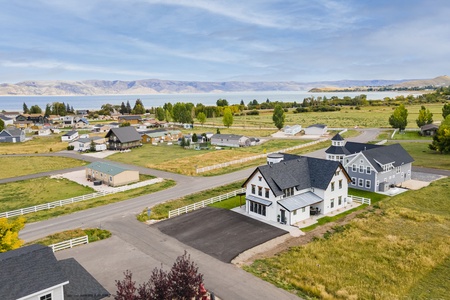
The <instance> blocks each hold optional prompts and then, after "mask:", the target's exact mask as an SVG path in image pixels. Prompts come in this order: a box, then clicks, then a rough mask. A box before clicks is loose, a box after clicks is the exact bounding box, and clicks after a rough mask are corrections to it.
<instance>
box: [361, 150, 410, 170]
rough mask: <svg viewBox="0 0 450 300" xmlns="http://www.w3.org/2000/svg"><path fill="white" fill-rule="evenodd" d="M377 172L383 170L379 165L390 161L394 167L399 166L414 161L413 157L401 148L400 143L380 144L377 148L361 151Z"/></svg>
mask: <svg viewBox="0 0 450 300" xmlns="http://www.w3.org/2000/svg"><path fill="white" fill-rule="evenodd" d="M361 154H362V155H364V156H365V157H366V158H367V160H368V161H369V162H370V164H371V165H372V166H374V167H375V169H376V170H377V171H378V172H381V171H382V170H383V168H382V166H380V164H381V165H386V164H389V163H392V165H393V166H394V167H399V166H402V165H404V164H409V163H412V162H413V161H414V159H413V158H412V157H411V155H409V153H408V152H406V150H405V149H403V147H402V145H400V144H392V145H388V146H382V147H378V148H373V149H370V150H366V151H364V152H362V153H361Z"/></svg>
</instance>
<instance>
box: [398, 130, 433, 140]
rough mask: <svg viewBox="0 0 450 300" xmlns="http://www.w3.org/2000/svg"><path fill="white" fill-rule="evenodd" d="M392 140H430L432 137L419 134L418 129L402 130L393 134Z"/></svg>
mask: <svg viewBox="0 0 450 300" xmlns="http://www.w3.org/2000/svg"><path fill="white" fill-rule="evenodd" d="M393 139H394V140H424V141H426V140H429V141H430V142H431V140H432V137H431V136H423V135H420V131H419V130H417V131H402V132H400V133H399V132H397V133H396V134H395V135H394V138H393Z"/></svg>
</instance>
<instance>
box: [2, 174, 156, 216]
mask: <svg viewBox="0 0 450 300" xmlns="http://www.w3.org/2000/svg"><path fill="white" fill-rule="evenodd" d="M159 181H162V179H161V178H156V179H151V180H146V181H142V182H138V183H135V184H130V185H125V186H121V187H117V188H114V189H113V190H111V191H101V192H96V193H92V194H87V195H82V196H78V197H73V198H69V199H64V200H57V201H53V202H49V203H44V204H40V205H35V206H30V207H25V208H21V209H16V210H12V211H7V212H2V213H0V218H10V217H17V216H21V215H25V214H29V213H34V212H37V211H40V210H46V209H52V208H55V207H60V206H64V205H67V204H72V203H76V202H80V201H85V200H90V199H93V198H98V197H103V196H106V195H109V194H115V193H119V192H124V191H128V190H131V189H135V188H139V187H143V186H146V185H149V184H152V183H156V182H159Z"/></svg>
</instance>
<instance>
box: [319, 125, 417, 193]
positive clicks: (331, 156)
mask: <svg viewBox="0 0 450 300" xmlns="http://www.w3.org/2000/svg"><path fill="white" fill-rule="evenodd" d="M331 142H332V145H331V146H330V147H329V148H328V149H327V150H326V151H325V152H326V156H327V159H328V160H332V161H339V162H341V163H342V164H343V166H344V168H345V170H346V171H347V173H348V174H349V176H350V178H351V187H354V188H358V189H361V190H368V191H372V192H385V191H387V190H388V189H389V187H391V186H395V185H399V184H401V183H402V182H404V181H406V180H410V179H411V168H412V162H413V161H414V159H413V158H412V157H411V155H409V154H408V152H406V150H405V149H404V148H403V147H402V146H401V145H400V144H392V145H387V146H382V145H373V144H364V143H355V142H346V141H345V140H344V139H343V138H342V137H341V136H340V135H339V134H336V135H335V136H334V137H333V138H332V139H331Z"/></svg>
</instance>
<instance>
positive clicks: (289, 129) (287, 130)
mask: <svg viewBox="0 0 450 300" xmlns="http://www.w3.org/2000/svg"><path fill="white" fill-rule="evenodd" d="M300 131H302V126H301V125H294V126H289V125H287V126H286V127H284V134H286V135H296V134H297V133H299V132H300Z"/></svg>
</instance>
